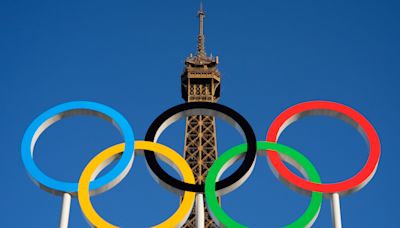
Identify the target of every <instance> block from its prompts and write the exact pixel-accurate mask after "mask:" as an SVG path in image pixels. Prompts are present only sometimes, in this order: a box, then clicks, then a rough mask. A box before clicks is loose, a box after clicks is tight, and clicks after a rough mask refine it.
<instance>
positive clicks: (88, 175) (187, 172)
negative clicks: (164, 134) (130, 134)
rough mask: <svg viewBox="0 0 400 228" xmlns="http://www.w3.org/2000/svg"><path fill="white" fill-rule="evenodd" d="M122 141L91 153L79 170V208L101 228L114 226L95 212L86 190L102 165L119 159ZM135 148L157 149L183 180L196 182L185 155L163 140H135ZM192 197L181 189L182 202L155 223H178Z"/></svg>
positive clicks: (165, 226) (183, 218)
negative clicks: (93, 155) (161, 220)
mask: <svg viewBox="0 0 400 228" xmlns="http://www.w3.org/2000/svg"><path fill="white" fill-rule="evenodd" d="M124 147H125V146H124V144H123V143H121V144H117V145H114V146H111V147H109V148H107V149H105V150H104V151H102V152H101V153H99V154H98V155H97V156H96V157H94V158H93V159H92V160H91V161H90V162H89V164H88V165H87V166H86V167H85V169H84V170H83V172H82V175H81V177H80V179H79V191H78V200H79V205H80V206H81V209H82V212H83V214H84V215H85V217H86V218H87V220H88V221H89V222H90V223H91V224H92V225H93V226H94V227H101V228H116V227H118V226H115V225H113V224H111V223H109V222H107V221H106V220H105V219H103V218H102V217H101V216H100V215H98V214H97V212H96V211H95V209H94V208H93V206H92V203H91V202H90V194H89V182H90V180H91V179H92V178H95V177H96V175H97V174H98V173H99V172H101V170H102V169H103V168H105V167H106V166H107V165H108V164H110V163H111V162H113V161H115V160H116V159H118V157H119V156H118V155H120V154H121V153H122V151H124ZM135 148H136V151H137V150H148V151H153V152H156V153H158V154H160V155H162V156H163V157H164V158H166V160H168V161H169V162H168V163H169V164H172V167H173V168H174V169H176V170H177V171H178V172H179V173H180V174H181V175H182V176H183V180H184V181H186V182H187V183H195V179H194V175H193V172H192V170H191V169H190V166H189V165H188V164H187V163H186V161H185V159H183V158H182V157H181V156H180V155H179V154H178V153H177V152H175V151H174V150H172V149H171V148H169V147H167V146H164V145H162V144H158V143H154V142H147V141H136V142H135ZM194 199H195V193H194V192H187V191H186V192H184V194H183V199H182V202H181V204H180V205H179V208H178V210H177V211H176V212H175V213H174V214H173V215H172V216H171V217H170V218H168V219H167V220H166V221H164V222H162V223H160V224H158V225H156V226H154V227H158V228H170V227H181V226H182V225H183V224H184V223H185V221H186V220H187V218H188V217H189V214H190V212H191V210H192V208H193V204H194Z"/></svg>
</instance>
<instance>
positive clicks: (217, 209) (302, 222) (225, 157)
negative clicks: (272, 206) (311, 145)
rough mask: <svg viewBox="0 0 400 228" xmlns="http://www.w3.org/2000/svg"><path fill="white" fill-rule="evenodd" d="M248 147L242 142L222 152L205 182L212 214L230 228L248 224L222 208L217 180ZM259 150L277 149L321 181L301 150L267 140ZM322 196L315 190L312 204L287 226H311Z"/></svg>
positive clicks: (316, 179) (258, 144)
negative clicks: (217, 190) (222, 170)
mask: <svg viewBox="0 0 400 228" xmlns="http://www.w3.org/2000/svg"><path fill="white" fill-rule="evenodd" d="M246 148H247V144H241V145H238V146H235V147H233V148H231V149H229V150H227V151H226V152H225V153H223V154H222V156H220V157H218V159H217V160H216V161H215V162H214V164H213V165H212V166H211V168H210V169H209V171H208V174H207V178H206V182H205V195H206V197H205V198H206V202H207V206H208V208H209V209H210V212H211V214H212V216H214V217H215V218H216V219H217V221H219V222H220V223H221V224H222V225H224V226H226V227H229V228H231V227H234V228H236V227H246V226H244V225H242V224H240V223H238V222H236V221H235V220H233V219H232V218H231V217H229V215H227V214H226V213H225V211H224V210H223V209H222V208H221V206H220V205H219V203H218V199H217V193H216V191H215V182H216V179H217V176H218V174H219V172H220V170H221V169H222V167H223V166H224V165H225V164H226V163H227V162H228V161H229V160H231V159H232V158H234V157H236V156H240V155H241V154H244V153H245V152H246ZM257 150H273V151H277V152H278V153H280V154H282V155H286V156H287V157H289V158H291V159H293V160H294V161H295V162H297V163H298V164H299V165H300V166H302V167H303V168H304V171H305V172H306V173H307V175H308V178H309V180H310V181H312V182H314V183H321V179H320V177H319V174H318V172H317V170H316V169H315V167H314V166H313V165H312V164H311V162H310V161H309V160H308V159H307V158H306V157H305V156H304V155H302V154H301V153H300V152H298V151H296V150H294V149H292V148H290V147H288V146H285V145H281V144H277V143H272V142H266V141H258V142H257ZM322 198H323V194H322V193H320V192H313V193H312V194H311V201H310V204H309V205H308V208H307V210H306V211H305V212H304V213H303V215H301V216H300V217H299V218H298V219H297V220H296V221H294V222H293V223H291V224H289V225H287V226H285V227H287V228H289V227H291V228H297V227H310V226H311V225H312V224H313V223H314V221H315V219H316V218H317V216H318V214H319V210H320V208H321V204H322Z"/></svg>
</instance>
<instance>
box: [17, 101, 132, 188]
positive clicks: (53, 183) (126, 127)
mask: <svg viewBox="0 0 400 228" xmlns="http://www.w3.org/2000/svg"><path fill="white" fill-rule="evenodd" d="M77 109H83V110H91V111H95V112H98V113H99V114H103V115H105V116H107V117H109V118H111V119H112V120H111V121H110V122H112V123H113V124H115V125H116V126H118V127H119V129H120V131H121V133H122V134H123V137H124V141H125V150H124V152H123V153H122V156H121V158H120V159H119V161H118V163H117V164H116V165H115V166H114V167H113V168H112V169H111V170H110V171H109V172H108V173H106V174H105V175H103V176H102V177H99V178H98V179H96V180H94V181H92V182H91V184H90V190H96V189H99V188H101V187H104V186H105V185H107V184H108V183H110V182H112V181H113V180H114V179H115V178H117V177H118V176H119V175H120V174H121V173H122V172H123V171H124V170H125V169H126V167H127V166H128V165H129V163H130V162H131V161H132V159H133V157H134V143H135V138H134V134H133V131H132V128H131V126H130V124H129V123H128V121H127V120H126V119H125V118H124V117H123V116H122V115H121V114H120V113H119V112H117V111H116V110H114V109H112V108H110V107H108V106H105V105H102V104H99V103H95V102H90V101H73V102H67V103H63V104H60V105H57V106H55V107H53V108H51V109H49V110H47V111H46V112H44V113H42V114H41V115H40V116H38V117H37V118H36V119H35V120H34V121H33V122H32V123H31V124H30V125H29V127H28V129H27V130H26V131H25V134H24V137H23V139H22V145H21V156H22V161H23V163H24V166H25V168H26V170H27V171H28V173H29V174H30V176H31V177H32V179H33V181H34V182H36V184H39V186H41V185H43V186H44V187H47V188H48V190H50V191H51V192H53V193H57V191H58V192H64V193H76V192H77V191H78V183H73V182H63V181H58V180H55V179H53V178H51V177H49V176H47V175H46V174H44V173H43V172H42V171H41V170H40V169H39V168H38V166H37V165H36V164H35V162H34V161H33V151H31V144H32V139H33V137H34V134H35V133H36V131H37V130H38V129H39V128H40V127H41V126H42V125H43V124H44V123H45V122H46V121H47V120H49V119H51V118H53V117H54V116H56V115H59V114H62V113H65V112H67V111H73V110H77ZM41 187H42V186H41Z"/></svg>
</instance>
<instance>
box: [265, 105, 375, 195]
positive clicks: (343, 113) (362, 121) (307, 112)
mask: <svg viewBox="0 0 400 228" xmlns="http://www.w3.org/2000/svg"><path fill="white" fill-rule="evenodd" d="M315 115H324V116H332V117H335V118H338V119H341V120H343V121H345V122H347V123H349V124H350V125H351V126H353V127H354V128H355V129H357V130H358V131H359V132H360V133H361V135H362V136H363V137H364V140H365V141H366V143H367V145H368V146H369V157H368V160H367V163H366V164H365V165H364V167H363V168H362V170H361V171H360V172H358V173H357V174H356V175H355V176H353V177H351V178H350V179H347V180H345V181H342V182H338V183H330V184H321V183H313V182H311V181H308V180H304V179H303V178H301V177H299V176H297V175H296V174H294V173H292V172H291V171H290V170H289V169H288V168H287V167H286V166H285V165H284V163H283V162H282V160H281V158H280V156H279V154H278V153H276V152H274V151H268V152H267V155H268V159H269V161H270V162H269V164H271V167H272V169H273V170H275V172H273V173H274V174H276V175H277V176H278V178H282V179H284V180H285V182H287V183H289V184H290V186H292V187H294V188H296V189H298V190H299V191H304V190H306V191H317V192H323V193H325V194H328V195H329V194H332V193H338V194H339V195H347V194H350V193H352V192H355V191H358V190H360V189H361V188H363V187H364V186H365V185H366V184H367V183H368V182H369V181H370V180H371V179H372V177H373V176H374V174H375V171H376V169H377V167H378V163H379V159H380V142H379V137H378V134H377V133H376V131H375V129H374V127H373V126H372V124H371V123H370V122H369V121H368V120H367V119H366V118H365V117H364V116H362V115H361V114H360V113H359V112H357V111H356V110H354V109H352V108H350V107H348V106H345V105H342V104H339V103H336V102H330V101H309V102H304V103H300V104H297V105H295V106H292V107H290V108H288V109H286V110H285V111H284V112H282V113H281V114H280V115H279V116H278V117H277V118H276V119H275V120H274V121H273V122H272V124H271V126H270V128H269V129H268V133H267V141H269V142H277V141H278V138H279V135H280V134H281V133H282V132H283V131H284V129H285V128H286V127H288V126H289V125H290V124H291V123H293V122H295V121H297V120H299V119H301V118H304V117H306V116H315Z"/></svg>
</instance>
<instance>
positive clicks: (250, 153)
mask: <svg viewBox="0 0 400 228" xmlns="http://www.w3.org/2000/svg"><path fill="white" fill-rule="evenodd" d="M189 115H212V116H217V117H220V118H221V119H224V120H226V121H227V122H228V123H230V124H231V125H232V126H234V127H235V128H237V129H238V130H239V132H240V133H242V134H244V136H245V138H246V141H247V146H248V148H247V153H246V154H245V156H244V159H243V162H242V164H241V165H240V166H239V168H238V169H237V170H236V171H234V172H233V173H232V174H231V175H230V176H228V177H227V178H226V179H224V180H221V181H218V182H217V184H216V186H217V187H216V188H217V191H221V194H225V193H228V192H230V191H232V190H234V189H235V188H237V187H238V186H240V185H241V184H242V183H243V182H244V181H246V179H247V178H248V177H249V176H250V173H251V171H252V169H253V167H254V163H255V159H256V150H257V149H256V137H255V135H254V132H253V129H252V128H251V126H250V124H249V123H248V122H247V120H246V119H245V118H243V117H242V116H241V115H240V114H239V113H237V112H236V111H235V110H233V109H231V108H228V107H226V106H224V105H221V104H218V103H208V102H190V103H183V104H180V105H177V106H174V107H172V108H170V109H168V110H167V111H165V112H164V113H162V114H161V115H159V116H158V117H157V118H156V119H155V120H154V121H153V123H152V124H151V125H150V127H149V129H148V131H147V133H146V137H145V141H151V142H152V141H154V142H157V139H158V137H159V136H160V135H161V133H162V132H163V131H164V130H165V129H166V128H167V127H168V126H169V125H171V124H172V123H174V122H176V121H178V120H179V119H180V118H183V117H185V116H189ZM145 157H146V161H147V164H148V166H149V168H150V169H151V172H152V173H153V174H154V175H153V177H154V176H155V177H158V181H159V182H160V183H162V184H164V185H165V186H166V187H169V188H171V187H172V189H171V190H172V191H192V192H204V184H189V183H185V182H182V181H180V180H177V179H176V178H174V177H172V176H171V175H169V174H168V173H167V172H165V171H164V170H163V169H162V168H161V166H160V165H159V164H158V162H157V159H156V156H155V154H154V153H153V152H151V151H149V152H148V153H145Z"/></svg>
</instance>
